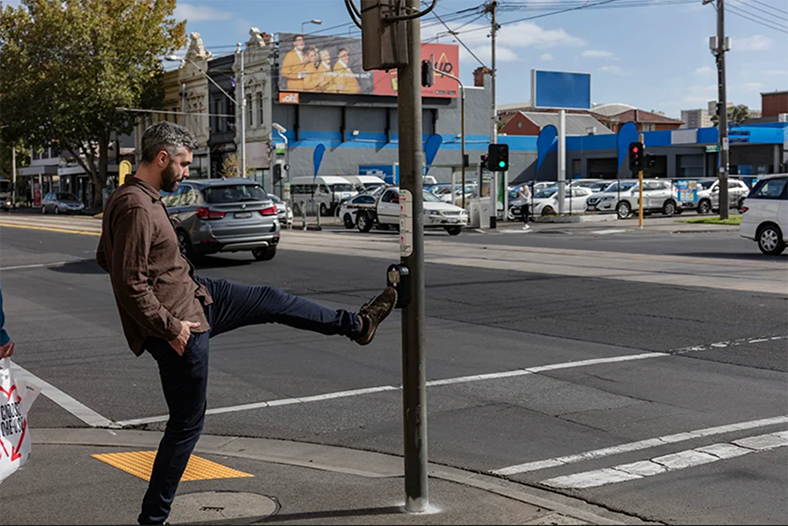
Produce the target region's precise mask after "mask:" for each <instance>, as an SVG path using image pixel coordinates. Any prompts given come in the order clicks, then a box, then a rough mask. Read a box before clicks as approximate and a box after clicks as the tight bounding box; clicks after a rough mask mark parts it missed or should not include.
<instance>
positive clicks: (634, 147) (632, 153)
mask: <svg viewBox="0 0 788 526" xmlns="http://www.w3.org/2000/svg"><path fill="white" fill-rule="evenodd" d="M643 150H644V148H643V143H642V142H631V143H629V169H630V171H631V172H632V173H637V172H639V171H641V170H642V169H643V167H644V166H645V158H646V155H645V152H644V151H643Z"/></svg>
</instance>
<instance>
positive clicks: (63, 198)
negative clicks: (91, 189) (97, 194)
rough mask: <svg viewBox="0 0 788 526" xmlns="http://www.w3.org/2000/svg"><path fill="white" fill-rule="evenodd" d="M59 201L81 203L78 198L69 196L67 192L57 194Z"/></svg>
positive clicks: (72, 195)
mask: <svg viewBox="0 0 788 526" xmlns="http://www.w3.org/2000/svg"><path fill="white" fill-rule="evenodd" d="M57 200H58V201H79V199H77V196H75V195H74V194H69V193H67V192H58V193H57Z"/></svg>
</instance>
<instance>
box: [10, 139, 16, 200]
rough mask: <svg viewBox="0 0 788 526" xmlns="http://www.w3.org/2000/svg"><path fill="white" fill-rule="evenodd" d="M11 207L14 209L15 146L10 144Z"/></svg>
mask: <svg viewBox="0 0 788 526" xmlns="http://www.w3.org/2000/svg"><path fill="white" fill-rule="evenodd" d="M11 181H12V182H11V185H12V186H11V207H12V208H16V144H13V143H12V144H11Z"/></svg>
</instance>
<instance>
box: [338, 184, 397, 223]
mask: <svg viewBox="0 0 788 526" xmlns="http://www.w3.org/2000/svg"><path fill="white" fill-rule="evenodd" d="M385 189H386V187H385V186H378V187H376V188H374V189H373V190H370V191H368V192H362V193H360V194H358V195H357V196H356V197H351V198H350V199H346V200H344V201H343V202H342V206H340V207H339V213H338V214H337V216H338V217H339V218H340V219H341V220H342V224H343V225H345V228H347V229H349V230H352V229H353V228H355V227H356V210H357V208H356V206H358V205H374V204H375V203H376V202H377V200H378V197H380V194H382V193H383V190H385Z"/></svg>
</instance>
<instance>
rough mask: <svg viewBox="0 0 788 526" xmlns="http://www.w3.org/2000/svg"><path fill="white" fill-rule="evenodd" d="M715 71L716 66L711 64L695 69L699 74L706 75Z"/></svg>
mask: <svg viewBox="0 0 788 526" xmlns="http://www.w3.org/2000/svg"><path fill="white" fill-rule="evenodd" d="M711 73H714V68H713V67H711V66H701V67H699V68H698V69H696V70H695V74H696V75H698V76H705V75H709V74H711Z"/></svg>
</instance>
